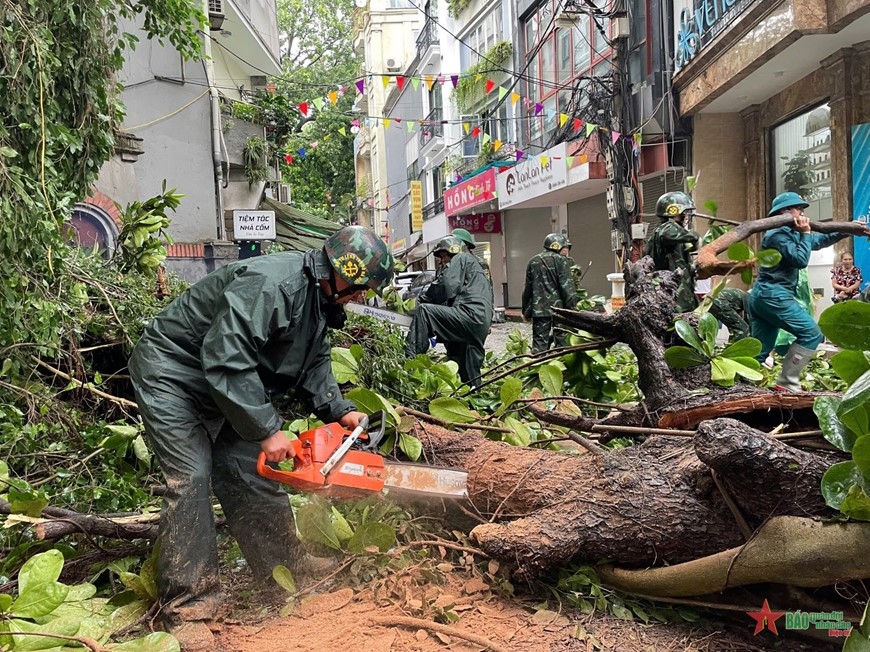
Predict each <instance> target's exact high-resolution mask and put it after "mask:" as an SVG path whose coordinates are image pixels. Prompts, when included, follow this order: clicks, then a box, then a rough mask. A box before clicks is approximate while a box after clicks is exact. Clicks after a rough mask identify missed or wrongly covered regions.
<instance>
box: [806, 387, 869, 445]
mask: <svg viewBox="0 0 870 652" xmlns="http://www.w3.org/2000/svg"><path fill="white" fill-rule="evenodd" d="M842 400H843V399H841V398H840V397H839V396H818V397H816V400H815V402H814V403H813V412H815V414H816V417H818V419H819V428H821V430H822V434H823V435H824V437H825V439H827V440H828V441H829V442H831V443H832V444H833V445H834V446H836V447H837V448H839V449H840V450H843V451H847V452H850V451H851V450H852V447H853V446H854V445H855V441H856V440H857V439H858V436H857V435H856V434H855V433H854V432H852V431H851V430H849V429H848V428H847V427H846V424H844V423H843V422H842V421H840V418H839V417H838V416H837V411H838V410H839V408H840V403H841V402H842Z"/></svg>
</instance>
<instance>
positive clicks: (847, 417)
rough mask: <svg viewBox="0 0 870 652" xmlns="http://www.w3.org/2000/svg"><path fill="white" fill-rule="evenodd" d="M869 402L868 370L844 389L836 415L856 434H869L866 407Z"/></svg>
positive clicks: (869, 382)
mask: <svg viewBox="0 0 870 652" xmlns="http://www.w3.org/2000/svg"><path fill="white" fill-rule="evenodd" d="M868 402H870V371H867V372H865V373H864V374H863V375H862V376H861V377H860V378H858V380H856V381H855V382H854V383H852V385H851V386H850V387H849V389H848V390H846V393H845V394H844V395H843V401H842V402H841V403H840V407H839V409H838V410H837V416H839V417H840V420H841V421H843V422H844V423H845V424H846V425H847V426H848V427H849V428H850V429H852V430H853V431H854V432H855V433H856V434H858V435H866V434H870V433H868V431H870V423H868V414H867V407H868Z"/></svg>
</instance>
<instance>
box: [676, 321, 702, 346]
mask: <svg viewBox="0 0 870 652" xmlns="http://www.w3.org/2000/svg"><path fill="white" fill-rule="evenodd" d="M674 330H676V331H677V335H679V336H680V337H681V338H682V340H683V341H684V342H685V343H686V344H688V345H689V346H691V347H692V348H693V349H695V350H696V351H697V352H698V353H700V354H702V355H703V354H704V345H703V344H702V343H701V340H699V339H698V334H697V333H696V332H695V329H694V328H692V326H691V325H690V324H689V322H687V321H684V320H682V319H678V320H677V321H676V322H674Z"/></svg>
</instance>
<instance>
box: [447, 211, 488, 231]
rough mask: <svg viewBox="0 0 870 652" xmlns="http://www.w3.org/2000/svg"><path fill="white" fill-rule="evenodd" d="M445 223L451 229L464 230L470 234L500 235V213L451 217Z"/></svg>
mask: <svg viewBox="0 0 870 652" xmlns="http://www.w3.org/2000/svg"><path fill="white" fill-rule="evenodd" d="M447 222H448V223H449V224H450V228H451V229H465V230H466V231H470V232H471V233H501V213H479V214H478V215H451V216H450V217H448V218H447Z"/></svg>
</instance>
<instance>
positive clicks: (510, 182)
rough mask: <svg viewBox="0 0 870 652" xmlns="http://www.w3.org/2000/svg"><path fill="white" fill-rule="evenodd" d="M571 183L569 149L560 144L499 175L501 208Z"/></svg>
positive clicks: (524, 160) (499, 204) (499, 202)
mask: <svg viewBox="0 0 870 652" xmlns="http://www.w3.org/2000/svg"><path fill="white" fill-rule="evenodd" d="M567 184H568V147H567V145H566V144H565V143H560V144H559V145H556V146H555V147H551V148H550V149H548V150H546V151H544V152H541V153H540V154H535V155H533V156H530V157H529V158H528V159H523V160H522V161H520V162H519V163H517V164H516V165H515V166H514V167H512V168H510V169H508V170H505V171H504V172H502V173H501V174H499V175H498V206H499V208H501V209H504V208H508V207H510V206H513V205H515V204H519V203H522V202H524V201H527V200H529V199H534V198H535V197H539V196H540V195H543V194H546V193H548V192H550V191H552V190H556V189H558V188H562V187H564V186H566V185H567Z"/></svg>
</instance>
